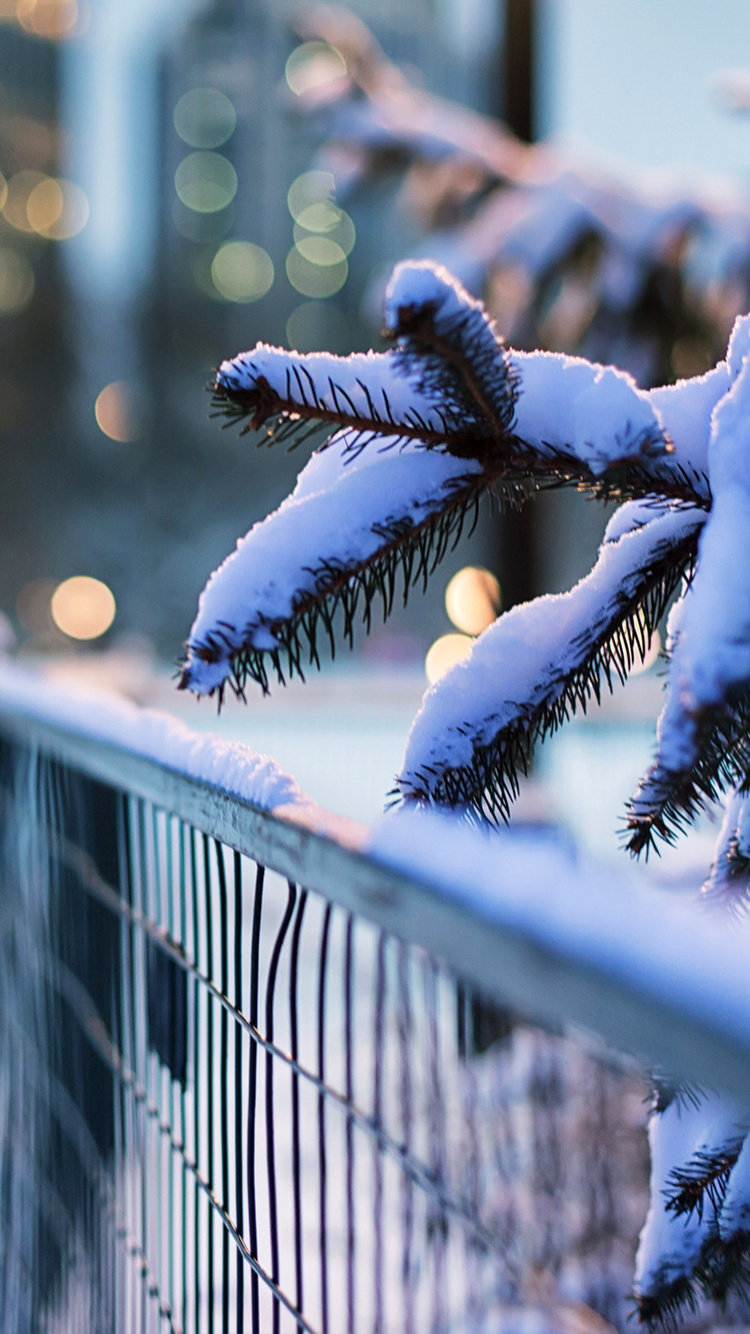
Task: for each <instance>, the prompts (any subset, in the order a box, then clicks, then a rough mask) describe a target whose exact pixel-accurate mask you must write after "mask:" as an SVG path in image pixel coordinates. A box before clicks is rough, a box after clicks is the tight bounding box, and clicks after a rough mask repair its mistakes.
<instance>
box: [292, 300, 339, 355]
mask: <svg viewBox="0 0 750 1334" xmlns="http://www.w3.org/2000/svg"><path fill="white" fill-rule="evenodd" d="M286 338H287V342H288V344H289V347H290V348H293V349H294V350H295V351H297V352H339V353H346V352H350V351H351V343H352V331H351V327H350V325H349V321H348V320H347V318H346V316H345V315H344V314H343V313H342V312H341V311H340V310H337V309H336V307H335V306H329V305H328V303H327V302H325V301H303V302H302V305H301V306H297V307H296V309H295V310H293V311H292V313H291V315H290V316H289V319H288V320H287V322H286Z"/></svg>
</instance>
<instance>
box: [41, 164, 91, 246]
mask: <svg viewBox="0 0 750 1334" xmlns="http://www.w3.org/2000/svg"><path fill="white" fill-rule="evenodd" d="M26 218H27V221H28V223H29V226H30V228H31V230H32V231H35V232H37V233H38V235H39V236H45V237H46V238H47V239H48V240H50V241H68V240H69V239H70V238H71V236H77V235H78V233H79V232H80V231H82V230H83V228H84V227H85V226H86V223H87V222H88V219H89V201H88V199H87V198H86V195H85V194H84V192H83V190H82V189H81V187H80V186H79V185H74V184H73V182H72V181H63V180H56V179H55V178H54V177H52V176H48V177H46V178H45V179H44V180H42V181H39V183H38V184H37V185H35V186H34V188H33V190H31V192H30V194H29V196H28V198H27V200H26Z"/></svg>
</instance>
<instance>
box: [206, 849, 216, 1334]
mask: <svg viewBox="0 0 750 1334" xmlns="http://www.w3.org/2000/svg"><path fill="white" fill-rule="evenodd" d="M209 849H210V844H209V840H208V835H207V834H204V835H203V874H204V880H205V884H204V886H203V892H204V898H205V905H206V977H208V978H209V979H210V980H211V981H212V982H213V981H214V948H213V922H212V913H211V908H212V903H211V862H210V859H209ZM212 1000H213V998H212V996H211V993H210V992H208V993H207V995H206V1076H207V1077H206V1100H207V1108H206V1181H207V1184H208V1189H209V1192H210V1193H211V1194H212V1193H213V1186H214V1081H213V1075H214V1024H213V1021H214V1009H213V1003H212ZM206 1205H207V1208H208V1279H207V1284H208V1334H213V1332H214V1210H213V1208H212V1207H211V1200H210V1198H209V1199H207V1201H206Z"/></svg>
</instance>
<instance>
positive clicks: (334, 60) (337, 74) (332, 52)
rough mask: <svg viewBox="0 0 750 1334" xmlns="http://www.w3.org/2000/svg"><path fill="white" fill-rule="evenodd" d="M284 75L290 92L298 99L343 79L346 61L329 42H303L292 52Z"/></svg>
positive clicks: (345, 71)
mask: <svg viewBox="0 0 750 1334" xmlns="http://www.w3.org/2000/svg"><path fill="white" fill-rule="evenodd" d="M285 73H286V81H287V83H288V84H289V87H290V88H291V90H292V92H293V93H296V94H297V96H298V97H300V96H301V95H302V94H303V93H309V92H312V90H313V89H314V88H321V87H323V86H324V85H325V84H327V83H332V82H333V80H334V79H343V78H345V77H346V73H347V69H346V61H345V60H344V57H343V56H342V54H341V52H340V51H339V50H338V48H337V47H335V46H331V44H330V43H329V42H303V44H302V46H298V47H296V48H295V50H294V51H292V54H291V55H290V57H289V59H288V60H287V62H286V68H285Z"/></svg>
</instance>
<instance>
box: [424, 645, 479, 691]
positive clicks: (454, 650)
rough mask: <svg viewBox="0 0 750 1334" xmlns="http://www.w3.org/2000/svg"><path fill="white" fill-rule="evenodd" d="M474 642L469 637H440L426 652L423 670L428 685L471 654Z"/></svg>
mask: <svg viewBox="0 0 750 1334" xmlns="http://www.w3.org/2000/svg"><path fill="white" fill-rule="evenodd" d="M473 643H474V640H473V639H472V638H471V636H470V635H441V636H440V638H439V639H436V640H435V643H434V644H433V645H432V647H431V648H430V649H429V650H428V652H427V657H426V658H425V660H424V669H425V672H426V675H427V680H428V681H429V683H430V685H431V686H432V685H434V684H435V682H436V681H439V680H440V678H441V676H445V673H446V672H449V671H450V669H451V667H455V665H456V663H457V662H461V661H462V659H463V658H465V657H467V655H468V654H469V653H471V646H472V644H473Z"/></svg>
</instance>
